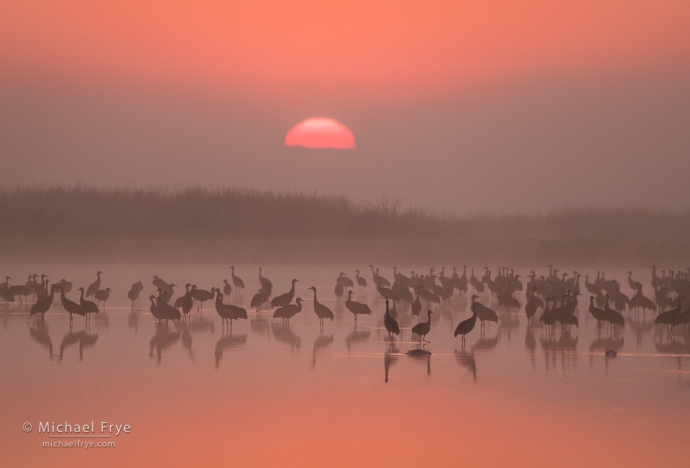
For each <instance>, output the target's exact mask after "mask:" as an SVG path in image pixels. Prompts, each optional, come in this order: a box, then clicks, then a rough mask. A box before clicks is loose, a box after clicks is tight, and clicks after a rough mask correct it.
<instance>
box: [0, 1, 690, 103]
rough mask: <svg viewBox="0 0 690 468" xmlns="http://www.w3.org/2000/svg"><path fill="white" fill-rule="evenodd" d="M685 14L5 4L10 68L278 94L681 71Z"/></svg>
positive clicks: (484, 7)
mask: <svg viewBox="0 0 690 468" xmlns="http://www.w3.org/2000/svg"><path fill="white" fill-rule="evenodd" d="M689 19H690V2H688V1H686V0H679V1H658V0H657V1H633V0H625V1H616V0H596V1H586V0H578V1H521V2H517V1H487V0H482V1H423V2H422V1H420V2H413V1H403V0H394V1H385V0H384V1H371V0H369V1H353V2H329V1H293V2H280V1H256V0H254V1H247V2H239V1H234V2H221V1H168V2H158V1H150V0H149V1H147V0H137V1H127V0H121V1H117V2H105V1H99V2H93V1H91V0H65V1H59V2H46V1H35V0H22V1H21V2H19V1H13V0H9V1H8V0H3V1H2V2H0V64H1V65H0V67H1V68H0V71H2V74H3V75H5V76H6V77H14V78H21V79H23V78H27V77H30V78H37V77H41V79H48V80H57V81H60V82H66V83H77V84H90V85H96V86H103V85H105V86H111V85H115V86H122V85H123V84H124V85H126V86H139V85H150V84H156V85H157V86H166V85H167V86H171V87H173V88H177V87H183V88H189V87H191V88H203V87H209V86H210V87H212V88H214V89H217V88H218V87H220V88H221V89H227V90H228V91H231V92H237V91H239V92H241V93H243V94H248V95H250V96H258V95H261V96H264V97H265V96H273V97H275V98H286V97H289V96H290V95H291V94H293V95H294V94H295V93H300V94H301V93H303V92H312V93H318V92H324V93H333V92H341V93H343V92H344V93H345V94H348V95H355V96H359V97H366V98H367V99H369V98H371V95H376V96H379V97H390V98H393V99H400V98H403V99H404V98H410V97H412V98H414V97H422V98H423V97H427V96H434V95H444V94H448V93H458V92H462V91H463V90H465V89H468V87H475V86H478V85H484V84H487V83H497V82H498V83H500V82H506V81H507V82H510V81H511V80H514V79H520V78H523V77H531V76H535V75H543V74H553V73H565V74H567V73H572V72H585V73H590V72H595V73H601V72H605V73H611V72H613V73H618V72H623V73H624V72H625V71H626V70H636V71H639V70H646V69H655V68H656V69H658V68H659V67H662V68H671V69H674V68H680V67H683V68H685V67H686V64H687V63H690V47H689V46H688V44H690V27H688V24H689ZM0 79H1V78H0Z"/></svg>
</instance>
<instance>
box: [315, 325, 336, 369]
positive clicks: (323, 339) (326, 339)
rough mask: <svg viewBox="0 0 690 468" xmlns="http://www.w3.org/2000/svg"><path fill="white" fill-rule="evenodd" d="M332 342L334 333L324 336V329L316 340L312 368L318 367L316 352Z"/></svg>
mask: <svg viewBox="0 0 690 468" xmlns="http://www.w3.org/2000/svg"><path fill="white" fill-rule="evenodd" d="M332 344H333V334H332V333H331V334H330V335H328V336H323V330H321V333H320V334H319V337H318V338H317V339H316V340H315V341H314V350H313V352H312V354H313V357H312V362H311V368H312V369H316V352H317V351H318V350H320V349H324V348H327V347H329V346H330V345H332Z"/></svg>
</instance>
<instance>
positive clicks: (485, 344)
mask: <svg viewBox="0 0 690 468" xmlns="http://www.w3.org/2000/svg"><path fill="white" fill-rule="evenodd" d="M498 338H499V334H498V331H497V332H496V336H494V337H493V338H486V337H485V336H484V335H481V337H480V338H479V340H477V342H476V343H475V344H473V345H472V352H474V351H487V350H489V349H493V348H495V347H496V346H497V345H498Z"/></svg>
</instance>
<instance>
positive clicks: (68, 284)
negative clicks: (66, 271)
mask: <svg viewBox="0 0 690 468" xmlns="http://www.w3.org/2000/svg"><path fill="white" fill-rule="evenodd" d="M59 284H60V287H61V288H62V289H63V290H64V291H65V292H66V293H68V292H70V291H71V290H72V282H71V281H67V280H66V279H65V278H62V279H61V280H60V283H59Z"/></svg>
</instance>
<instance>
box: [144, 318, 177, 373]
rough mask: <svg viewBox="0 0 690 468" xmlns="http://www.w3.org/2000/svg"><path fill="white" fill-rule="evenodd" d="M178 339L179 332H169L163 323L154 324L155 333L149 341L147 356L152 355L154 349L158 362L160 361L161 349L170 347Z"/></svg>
mask: <svg viewBox="0 0 690 468" xmlns="http://www.w3.org/2000/svg"><path fill="white" fill-rule="evenodd" d="M179 340H180V332H179V331H176V332H170V331H169V329H168V327H167V326H165V324H156V334H155V335H153V338H151V341H149V357H153V350H154V349H155V350H156V355H157V356H158V363H159V364H160V362H161V356H162V355H163V350H164V349H165V348H168V347H170V346H171V345H172V344H173V343H175V342H177V341H179Z"/></svg>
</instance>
